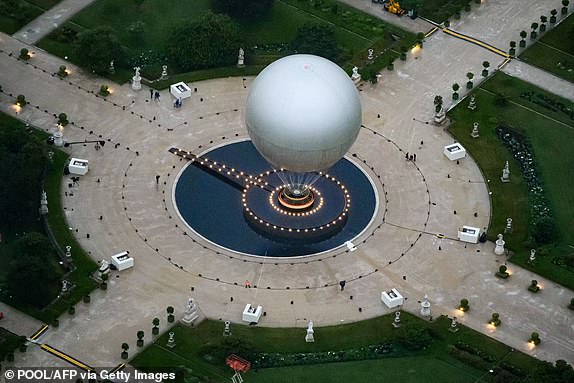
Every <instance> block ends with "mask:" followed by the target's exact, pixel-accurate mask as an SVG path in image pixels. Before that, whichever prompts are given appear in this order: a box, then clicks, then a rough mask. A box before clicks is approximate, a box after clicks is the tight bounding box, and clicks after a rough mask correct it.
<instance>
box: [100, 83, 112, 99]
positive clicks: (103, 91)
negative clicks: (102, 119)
mask: <svg viewBox="0 0 574 383" xmlns="http://www.w3.org/2000/svg"><path fill="white" fill-rule="evenodd" d="M98 93H99V94H100V96H104V97H106V96H108V95H109V94H110V88H109V87H108V86H107V85H102V86H101V87H100V91H99V92H98Z"/></svg>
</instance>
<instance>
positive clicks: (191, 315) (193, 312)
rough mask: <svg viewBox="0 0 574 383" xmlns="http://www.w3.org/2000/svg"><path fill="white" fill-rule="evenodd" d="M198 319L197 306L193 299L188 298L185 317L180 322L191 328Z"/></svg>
mask: <svg viewBox="0 0 574 383" xmlns="http://www.w3.org/2000/svg"><path fill="white" fill-rule="evenodd" d="M197 318H199V315H198V313H197V305H196V304H195V303H194V302H193V299H192V298H191V297H190V298H188V299H187V305H186V307H185V315H184V317H183V319H182V320H181V321H182V322H183V323H185V324H187V325H190V326H193V322H195V320H196V319H197Z"/></svg>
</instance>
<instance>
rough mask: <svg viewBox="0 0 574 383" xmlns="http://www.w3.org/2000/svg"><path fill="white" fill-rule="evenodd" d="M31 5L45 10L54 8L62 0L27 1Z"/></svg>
mask: <svg viewBox="0 0 574 383" xmlns="http://www.w3.org/2000/svg"><path fill="white" fill-rule="evenodd" d="M26 1H27V2H28V3H30V4H34V5H35V6H37V7H40V8H42V9H44V10H48V9H50V8H52V7H53V6H54V5H56V4H58V3H59V2H61V1H62V0H26Z"/></svg>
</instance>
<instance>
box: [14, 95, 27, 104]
mask: <svg viewBox="0 0 574 383" xmlns="http://www.w3.org/2000/svg"><path fill="white" fill-rule="evenodd" d="M26 104H27V102H26V96H24V95H23V94H19V95H18V96H17V97H16V105H19V106H21V107H24V106H26Z"/></svg>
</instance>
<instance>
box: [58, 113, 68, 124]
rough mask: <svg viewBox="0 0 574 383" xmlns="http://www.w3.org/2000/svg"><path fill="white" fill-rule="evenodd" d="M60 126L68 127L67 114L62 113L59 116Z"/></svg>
mask: <svg viewBox="0 0 574 383" xmlns="http://www.w3.org/2000/svg"><path fill="white" fill-rule="evenodd" d="M58 124H60V125H62V126H66V125H68V115H67V114H66V113H60V114H59V115H58Z"/></svg>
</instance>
